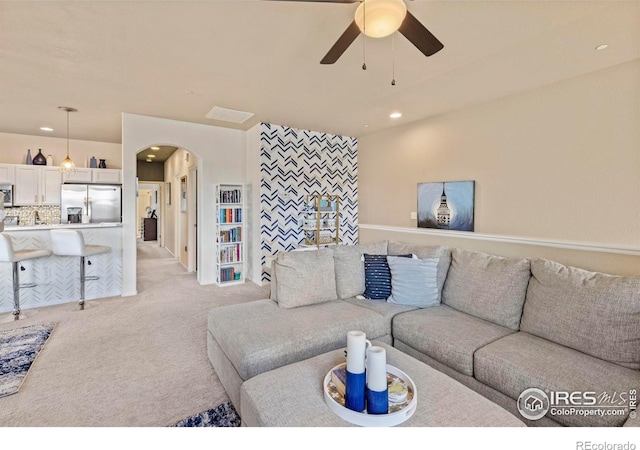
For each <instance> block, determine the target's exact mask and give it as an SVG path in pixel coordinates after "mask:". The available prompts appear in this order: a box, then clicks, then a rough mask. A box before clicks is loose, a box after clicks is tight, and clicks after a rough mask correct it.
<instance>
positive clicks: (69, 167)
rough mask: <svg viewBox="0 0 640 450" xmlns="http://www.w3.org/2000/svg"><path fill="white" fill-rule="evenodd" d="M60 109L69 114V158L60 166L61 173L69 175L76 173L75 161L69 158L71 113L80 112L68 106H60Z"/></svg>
mask: <svg viewBox="0 0 640 450" xmlns="http://www.w3.org/2000/svg"><path fill="white" fill-rule="evenodd" d="M58 109H61V110H63V111H66V112H67V157H66V158H65V159H64V161H62V164H60V172H64V173H69V172H75V171H76V165H75V164H74V163H73V160H72V159H71V157H70V156H69V113H72V112H77V111H78V110H77V109H75V108H70V107H68V106H58Z"/></svg>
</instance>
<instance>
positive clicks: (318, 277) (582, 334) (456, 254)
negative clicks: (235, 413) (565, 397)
mask: <svg viewBox="0 0 640 450" xmlns="http://www.w3.org/2000/svg"><path fill="white" fill-rule="evenodd" d="M364 253H368V254H389V255H403V254H414V255H416V257H417V258H419V259H425V258H438V266H437V284H438V289H439V293H440V297H441V298H440V300H441V302H440V304H439V305H437V306H432V307H427V308H417V307H415V306H406V305H395V304H390V303H387V302H386V301H384V300H368V299H363V298H361V294H362V293H363V292H364V291H365V276H364V265H363V262H362V261H361V258H362V255H363V254H364ZM272 277H273V278H274V279H273V280H272V292H271V298H270V299H265V300H259V301H255V302H249V303H243V304H237V305H229V306H223V307H218V308H214V309H212V310H211V312H210V313H209V318H208V320H209V322H208V336H207V344H208V354H209V359H210V361H211V363H212V364H213V367H214V369H215V370H216V372H217V373H218V375H219V377H220V379H221V381H222V384H223V385H224V387H225V389H226V390H227V392H228V394H229V396H230V398H231V400H232V402H233V403H234V404H235V405H236V407H239V406H240V387H241V385H242V383H243V382H244V381H246V380H248V379H250V378H253V377H254V376H256V375H258V374H261V373H263V372H267V371H270V370H273V369H276V368H279V367H282V366H285V365H289V364H292V363H295V362H298V361H302V360H305V359H308V358H311V357H314V356H317V355H320V354H323V353H326V352H329V351H331V350H335V349H339V348H342V347H344V346H345V345H346V333H347V331H349V330H353V329H357V330H362V331H364V332H365V333H366V334H367V337H368V338H369V339H377V340H379V341H382V342H385V343H388V344H392V345H393V346H394V347H395V348H397V349H399V350H401V351H402V352H404V353H407V354H409V355H411V356H413V357H415V358H416V359H419V360H421V361H423V362H425V363H426V364H428V365H430V366H432V367H434V368H436V369H437V370H439V371H441V372H443V373H445V374H447V375H449V376H450V377H452V378H454V379H456V380H458V381H459V382H461V383H463V384H465V385H466V386H468V387H470V388H472V389H473V390H475V391H476V392H478V393H480V394H482V395H484V396H485V397H487V398H489V399H490V400H492V401H493V402H495V403H497V404H499V405H500V406H502V407H503V408H505V409H507V410H508V411H510V412H512V413H513V414H514V415H516V416H517V417H518V418H520V419H522V420H524V421H525V422H527V423H528V424H530V425H547V426H548V425H568V426H622V425H626V426H634V425H635V426H637V425H638V424H640V421H639V420H638V418H637V417H636V418H635V419H634V418H630V417H629V414H628V411H627V414H625V415H603V416H597V415H592V416H589V415H586V416H585V415H578V414H569V415H559V414H558V415H550V414H547V416H546V417H543V418H542V419H540V420H537V421H526V420H525V419H523V418H522V417H521V416H520V414H519V413H518V411H517V408H516V400H517V399H518V396H519V395H520V394H521V393H522V392H523V391H524V390H525V389H527V388H539V389H541V390H543V391H544V390H547V391H548V392H559V391H567V392H585V391H587V392H589V393H593V392H595V393H596V394H597V395H602V394H604V395H609V396H610V399H609V403H608V406H612V405H611V404H612V402H613V401H621V398H620V397H619V396H620V394H621V393H622V394H623V395H624V396H626V397H625V398H626V401H627V402H628V401H629V398H628V397H629V394H630V392H633V390H638V389H639V388H640V370H639V369H640V278H631V277H614V276H609V275H605V274H599V273H592V272H587V271H584V270H581V269H577V268H572V267H567V266H563V265H561V264H558V263H555V262H553V261H548V260H542V259H534V260H529V259H509V258H502V257H499V256H493V255H488V254H484V253H478V252H471V251H466V250H461V249H448V248H445V247H441V246H415V245H407V244H402V243H397V242H381V243H375V244H369V245H358V246H337V247H335V248H328V249H321V250H317V251H311V252H296V251H294V252H284V253H281V254H279V255H278V257H277V258H276V260H275V261H274V267H273V273H272ZM616 396H618V397H616ZM627 404H628V403H627ZM561 409H562V408H561ZM565 409H566V408H564V409H563V411H564V410H565ZM577 409H580V408H577ZM602 409H605V408H602ZM610 409H615V408H610ZM239 413H240V415H241V416H242V411H239Z"/></svg>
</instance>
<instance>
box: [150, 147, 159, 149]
mask: <svg viewBox="0 0 640 450" xmlns="http://www.w3.org/2000/svg"><path fill="white" fill-rule="evenodd" d="M151 150H160V147H151Z"/></svg>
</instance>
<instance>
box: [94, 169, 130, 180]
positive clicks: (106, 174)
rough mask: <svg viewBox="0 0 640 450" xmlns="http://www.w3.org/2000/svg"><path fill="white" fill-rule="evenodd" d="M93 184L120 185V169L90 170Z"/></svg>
mask: <svg viewBox="0 0 640 450" xmlns="http://www.w3.org/2000/svg"><path fill="white" fill-rule="evenodd" d="M91 170H93V178H92V181H93V182H94V183H105V184H120V183H122V170H120V169H91Z"/></svg>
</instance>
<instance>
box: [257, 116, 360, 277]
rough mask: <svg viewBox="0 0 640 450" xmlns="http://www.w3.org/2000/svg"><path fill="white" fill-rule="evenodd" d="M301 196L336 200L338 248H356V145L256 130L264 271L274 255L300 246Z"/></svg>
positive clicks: (317, 135)
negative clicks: (338, 198)
mask: <svg viewBox="0 0 640 450" xmlns="http://www.w3.org/2000/svg"><path fill="white" fill-rule="evenodd" d="M306 194H337V195H339V196H340V224H341V225H340V243H341V244H356V243H357V242H358V141H357V139H356V138H353V137H345V136H337V135H333V134H327V133H321V132H316V131H308V130H298V129H294V128H289V127H285V126H280V125H272V124H267V123H263V124H261V125H260V237H261V266H262V275H261V278H262V280H263V281H269V280H270V274H269V272H268V271H267V270H265V268H266V267H267V266H269V265H270V260H271V259H272V258H273V257H274V256H275V255H276V253H277V252H278V251H281V250H284V251H287V250H292V249H294V248H297V247H299V246H300V244H301V243H303V241H304V235H303V233H302V230H301V227H300V225H299V218H300V212H301V210H302V207H303V205H304V200H305V195H306Z"/></svg>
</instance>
